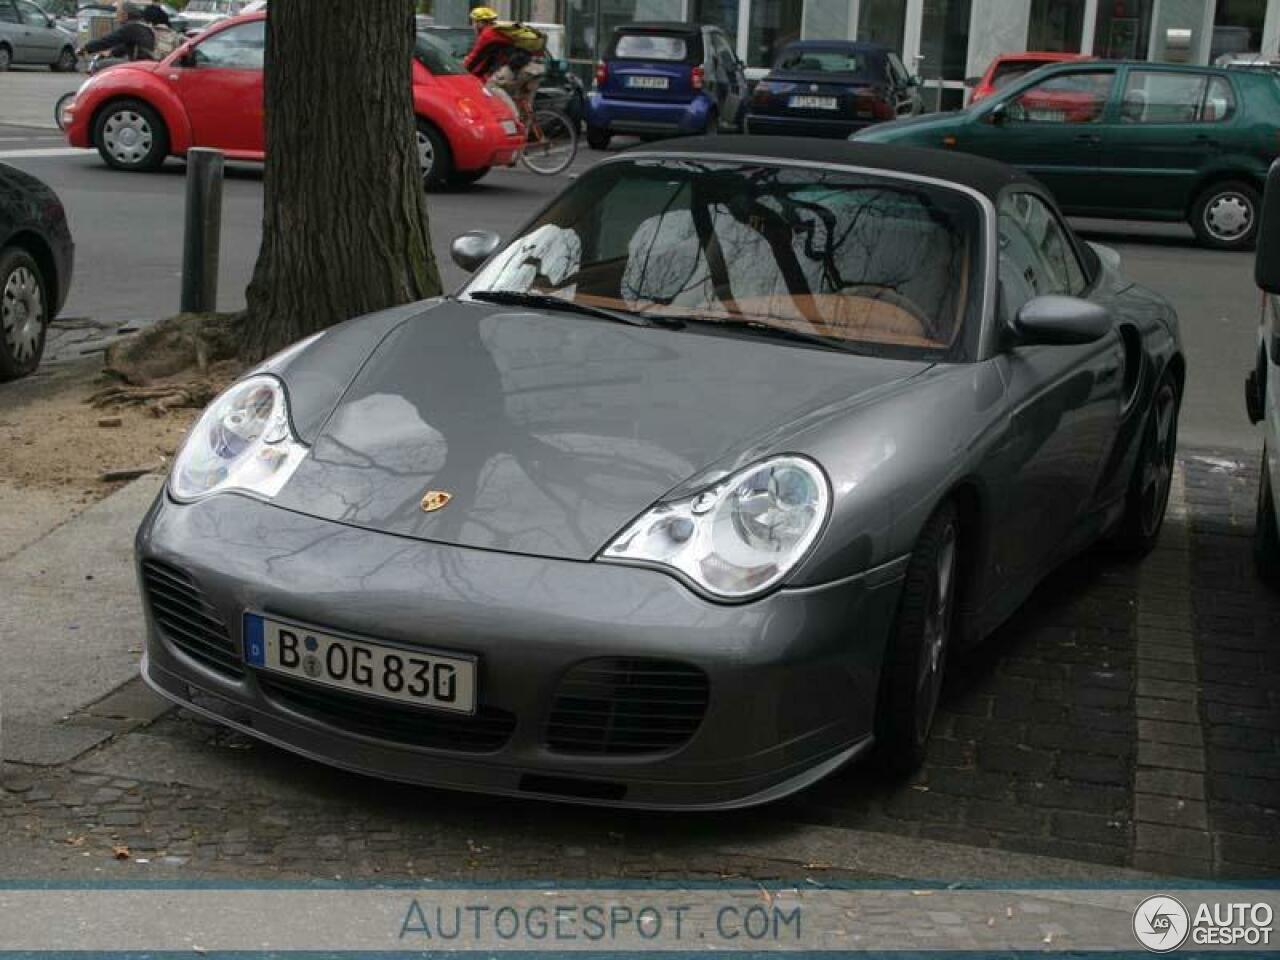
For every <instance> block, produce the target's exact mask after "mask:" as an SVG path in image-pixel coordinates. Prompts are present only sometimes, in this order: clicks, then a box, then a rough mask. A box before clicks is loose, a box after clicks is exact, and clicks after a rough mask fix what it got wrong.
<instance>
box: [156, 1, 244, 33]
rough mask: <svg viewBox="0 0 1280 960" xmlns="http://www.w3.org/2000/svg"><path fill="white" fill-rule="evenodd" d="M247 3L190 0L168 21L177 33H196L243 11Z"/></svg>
mask: <svg viewBox="0 0 1280 960" xmlns="http://www.w3.org/2000/svg"><path fill="white" fill-rule="evenodd" d="M248 4H249V0H190V2H189V3H188V4H187V5H186V6H185V7H183V8H182V11H181V12H180V13H179V14H178V15H177V16H176V17H171V18H170V20H169V23H170V26H172V27H173V29H175V30H177V31H178V32H179V33H192V34H196V33H200V32H201V31H204V30H207V29H209V27H211V26H213V25H214V24H215V23H221V22H222V21H223V20H226V19H227V18H228V17H234V16H238V15H239V14H241V13H244V12H245V8H246V7H247V6H248Z"/></svg>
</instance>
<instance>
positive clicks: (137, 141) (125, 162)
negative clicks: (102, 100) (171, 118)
mask: <svg viewBox="0 0 1280 960" xmlns="http://www.w3.org/2000/svg"><path fill="white" fill-rule="evenodd" d="M129 131H132V132H129ZM93 145H94V146H95V147H97V148H98V155H99V156H100V157H102V159H103V160H104V161H105V162H106V164H107V166H109V167H111V168H112V169H115V170H128V171H130V172H135V173H145V172H148V171H151V170H159V169H160V167H161V166H162V165H163V164H164V160H165V157H167V156H168V155H169V130H168V128H167V127H165V125H164V120H162V119H161V118H160V114H158V113H156V111H155V110H153V109H151V107H149V106H148V105H147V104H145V103H143V102H142V101H141V100H115V101H113V102H111V103H108V104H107V105H106V106H104V107H103V108H102V109H101V110H99V111H98V115H97V116H96V117H94V119H93Z"/></svg>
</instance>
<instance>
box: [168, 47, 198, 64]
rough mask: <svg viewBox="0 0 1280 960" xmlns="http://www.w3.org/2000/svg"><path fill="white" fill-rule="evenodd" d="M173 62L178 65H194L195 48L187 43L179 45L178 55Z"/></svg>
mask: <svg viewBox="0 0 1280 960" xmlns="http://www.w3.org/2000/svg"><path fill="white" fill-rule="evenodd" d="M173 62H174V63H176V64H177V65H178V66H180V67H194V66H195V65H196V48H195V47H193V46H192V45H191V44H189V43H188V44H186V45H185V46H181V47H179V48H178V56H177V57H176V58H175V59H174V61H173Z"/></svg>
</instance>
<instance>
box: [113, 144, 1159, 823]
mask: <svg viewBox="0 0 1280 960" xmlns="http://www.w3.org/2000/svg"><path fill="white" fill-rule="evenodd" d="M453 255H454V259H455V260H456V261H457V263H458V264H459V266H461V267H463V269H466V270H469V271H474V270H477V269H478V270H479V272H478V273H476V275H475V277H474V278H473V279H472V280H471V281H470V282H469V283H468V284H467V285H466V286H465V287H464V288H463V289H462V290H461V291H460V292H459V294H458V295H457V296H456V297H445V298H438V299H435V300H431V301H426V302H423V303H420V304H417V305H409V306H405V307H400V308H398V309H395V310H388V311H385V312H382V313H377V314H372V315H370V316H365V317H362V318H359V319H357V320H353V321H351V322H350V323H347V324H345V325H343V326H341V327H337V328H333V329H330V330H328V331H326V332H324V333H321V334H319V335H317V336H314V337H311V338H309V339H308V340H304V341H302V342H300V343H298V344H296V345H294V346H293V347H291V348H289V349H287V350H286V351H284V352H283V353H282V354H280V355H278V356H277V357H275V358H273V359H272V360H270V361H268V362H267V364H265V365H264V366H262V367H259V368H258V369H257V370H255V371H254V372H253V373H252V374H250V375H248V376H246V377H244V378H243V379H241V380H240V381H239V382H237V383H236V384H234V385H232V386H231V387H230V388H229V389H228V390H227V391H226V392H224V393H223V394H222V395H221V396H220V397H219V398H218V399H216V400H214V402H213V403H212V404H211V405H210V406H209V408H208V409H207V410H206V411H205V412H204V414H203V415H202V416H201V418H200V420H199V421H198V423H197V424H196V425H195V426H194V427H193V428H192V430H191V432H190V434H189V435H188V438H187V440H186V442H185V444H184V446H183V448H182V449H181V451H180V452H179V453H178V455H177V456H176V457H175V460H174V466H173V470H172V472H171V473H170V475H169V478H168V482H167V487H166V489H165V490H164V491H162V492H161V493H160V495H159V496H158V498H157V499H156V502H155V503H154V505H153V506H152V508H151V510H150V511H149V513H148V514H147V516H146V519H145V520H144V521H143V524H142V527H141V529H140V530H139V532H138V537H137V541H136V542H137V554H138V563H139V570H140V574H141V584H142V590H143V594H144V605H145V609H146V611H147V614H146V616H147V625H148V628H147V629H148V638H147V644H146V656H145V660H144V662H143V674H144V676H145V677H146V679H147V682H148V683H150V684H151V685H152V686H153V687H154V688H155V689H156V690H157V691H159V692H160V693H162V694H164V695H165V696H166V697H168V698H170V699H171V700H174V701H177V702H179V703H183V704H187V705H189V706H190V707H191V709H193V710H196V711H198V712H200V713H203V714H205V715H207V716H209V717H211V718H213V719H215V720H218V721H220V722H222V723H224V724H227V725H229V726H232V727H235V728H238V729H240V730H242V731H243V732H244V733H246V734H248V735H249V736H253V737H259V738H262V739H265V740H268V741H271V742H273V743H276V744H279V745H280V746H282V747H285V748H287V749H290V750H294V751H297V752H299V753H302V754H304V755H306V756H308V757H311V758H315V759H320V760H324V761H327V762H329V763H333V764H336V765H338V766H342V767H346V768H348V769H352V770H356V771H363V772H366V773H371V774H375V775H377V776H379V777H386V778H390V779H395V780H405V781H412V782H417V783H423V784H433V785H436V786H443V787H450V788H454V789H465V790H476V791H483V792H488V793H502V794H510V795H514V796H526V797H543V798H550V799H558V800H572V801H578V802H586V803H599V804H616V805H620V806H632V807H647V808H685V809H702V810H706V809H723V808H729V807H741V806H749V805H752V804H759V803H765V802H768V801H771V800H775V799H777V798H779V797H782V796H785V795H787V794H788V793H791V792H793V791H796V790H800V789H802V788H804V787H805V786H807V785H809V784H811V783H813V782H815V781H816V780H818V779H820V778H821V777H824V776H826V775H827V774H829V773H831V772H832V771H834V770H836V769H838V768H839V767H841V766H842V765H844V764H845V763H846V762H848V761H850V760H852V759H854V758H856V757H859V756H862V755H864V754H866V753H867V752H869V751H870V750H871V749H872V748H873V747H874V748H876V749H877V750H878V752H879V755H880V758H881V761H882V762H883V763H884V764H886V765H887V766H888V767H889V768H890V769H891V770H893V771H895V772H897V773H899V774H901V773H905V772H907V771H910V770H912V769H913V768H915V767H916V766H917V765H918V764H919V763H920V761H921V758H922V757H923V755H924V750H925V745H926V743H927V741H928V737H929V731H930V728H931V725H932V722H933V717H934V712H935V708H936V705H937V701H938V692H939V689H940V687H941V684H942V678H943V674H944V670H945V668H946V665H947V664H948V662H949V661H951V662H954V659H955V658H957V657H961V656H963V655H964V654H965V653H966V652H967V650H968V648H969V646H970V645H971V644H973V643H974V642H976V641H977V640H979V639H980V638H981V637H983V636H984V635H985V634H987V633H988V632H989V631H991V630H992V629H994V628H995V626H996V625H997V624H999V623H1000V622H1001V621H1002V620H1004V619H1006V618H1007V617H1008V616H1009V615H1011V614H1012V613H1013V612H1014V610H1016V609H1017V607H1018V606H1019V605H1020V604H1021V603H1022V602H1023V600H1024V599H1025V598H1026V597H1027V595H1028V593H1029V592H1030V591H1031V590H1032V588H1033V587H1034V586H1035V584H1036V583H1037V582H1038V581H1039V580H1040V579H1041V578H1042V577H1043V576H1044V575H1045V574H1046V573H1047V572H1048V571H1050V570H1051V569H1053V567H1054V566H1055V565H1057V564H1058V563H1060V562H1062V561H1063V560H1064V559H1066V558H1068V557H1070V556H1072V555H1073V554H1076V553H1078V552H1080V551H1082V550H1085V549H1087V548H1088V547H1089V546H1090V545H1091V544H1093V543H1095V542H1097V541H1098V540H1099V539H1100V538H1102V537H1105V536H1110V537H1112V538H1113V539H1114V541H1115V543H1116V544H1117V546H1118V547H1119V548H1123V549H1127V550H1129V551H1130V552H1132V553H1135V554H1140V553H1142V552H1144V551H1146V550H1148V549H1150V547H1151V546H1152V545H1153V544H1154V542H1155V540H1156V538H1157V536H1158V534H1159V531H1160V528H1161V524H1162V522H1163V518H1164V513H1165V506H1166V503H1167V498H1168V492H1169V485H1170V478H1171V476H1172V465H1173V453H1174V445H1175V442H1176V430H1177V413H1178V404H1179V398H1180V397H1181V395H1182V385H1183V357H1182V349H1181V346H1180V341H1179V334H1178V325H1177V320H1176V318H1175V317H1174V314H1173V311H1172V310H1171V309H1170V308H1169V306H1168V305H1167V304H1166V303H1165V302H1164V301H1162V300H1161V299H1160V298H1159V297H1157V296H1156V295H1155V294H1153V293H1151V292H1149V291H1146V290H1143V289H1141V288H1139V287H1137V286H1135V285H1133V284H1131V283H1129V282H1128V281H1126V280H1125V279H1124V278H1123V277H1122V276H1121V274H1120V273H1119V271H1118V257H1117V256H1116V255H1115V254H1114V253H1112V252H1110V251H1107V250H1105V249H1101V250H1099V249H1095V248H1093V247H1091V246H1088V245H1085V244H1082V243H1080V242H1079V241H1078V240H1077V239H1076V237H1075V236H1074V235H1073V234H1072V232H1071V230H1070V229H1069V228H1068V227H1067V226H1066V225H1065V224H1064V222H1063V221H1062V219H1061V218H1060V217H1059V215H1058V212H1057V211H1056V210H1055V209H1054V206H1053V202H1052V200H1051V199H1050V197H1049V195H1048V193H1047V192H1046V191H1045V190H1044V188H1043V187H1042V186H1040V184H1038V183H1037V182H1035V181H1034V180H1032V179H1031V178H1029V177H1026V176H1023V175H1021V174H1019V173H1018V172H1016V171H1014V170H1012V169H1010V168H1008V167H1005V166H1003V165H1001V164H996V163H992V162H991V161H988V160H983V159H980V158H977V157H966V156H955V155H948V154H945V153H941V152H938V151H926V150H913V149H910V148H904V147H881V146H873V145H866V144H850V143H844V142H839V141H836V142H831V141H826V142H824V141H817V140H807V139H802V138H796V139H794V140H790V141H787V140H783V139H781V138H777V137H738V136H727V137H700V138H689V139H687V140H683V141H679V142H674V143H672V144H669V145H665V146H656V147H651V148H640V149H636V150H631V151H628V152H626V153H622V154H619V155H617V156H614V157H610V158H608V159H606V160H605V161H604V162H602V163H599V164H597V165H595V166H594V167H592V168H591V169H589V170H587V171H586V172H584V173H583V174H582V175H581V176H580V177H579V178H578V179H577V180H576V181H575V182H572V183H570V184H569V185H568V186H567V187H566V189H565V190H564V191H563V192H562V193H561V194H560V195H559V197H557V198H556V199H555V200H553V201H552V202H551V204H550V205H549V206H548V207H546V208H545V209H544V210H543V211H542V212H541V213H539V214H538V215H537V216H536V218H535V219H534V220H533V221H532V222H531V223H530V224H528V225H527V226H526V227H524V228H522V229H521V231H520V232H519V234H518V235H517V236H515V237H514V238H513V239H512V240H511V242H510V243H508V244H506V245H505V246H503V245H502V243H501V241H500V240H499V238H498V237H497V235H496V234H492V233H486V232H482V231H473V232H471V233H469V234H464V235H463V236H462V237H460V238H458V239H457V240H455V242H454V245H453ZM997 285H998V287H999V289H997Z"/></svg>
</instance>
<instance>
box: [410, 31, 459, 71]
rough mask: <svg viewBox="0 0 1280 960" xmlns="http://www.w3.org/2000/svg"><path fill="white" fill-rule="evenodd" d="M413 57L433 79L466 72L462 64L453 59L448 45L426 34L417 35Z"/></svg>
mask: <svg viewBox="0 0 1280 960" xmlns="http://www.w3.org/2000/svg"><path fill="white" fill-rule="evenodd" d="M413 55H414V57H416V58H417V60H418V62H419V63H421V64H422V65H423V66H424V67H426V68H427V72H428V73H429V74H431V75H432V76H435V77H447V76H451V75H453V74H458V73H465V72H466V71H465V70H464V69H463V67H462V64H460V63H459V62H458V61H457V60H456V59H455V58H454V55H453V51H452V50H451V49H450V48H449V44H448V43H447V42H445V41H444V40H441V39H440V38H439V37H433V36H431V35H430V34H427V33H419V34H418V38H417V41H416V42H415V43H414V46H413Z"/></svg>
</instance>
